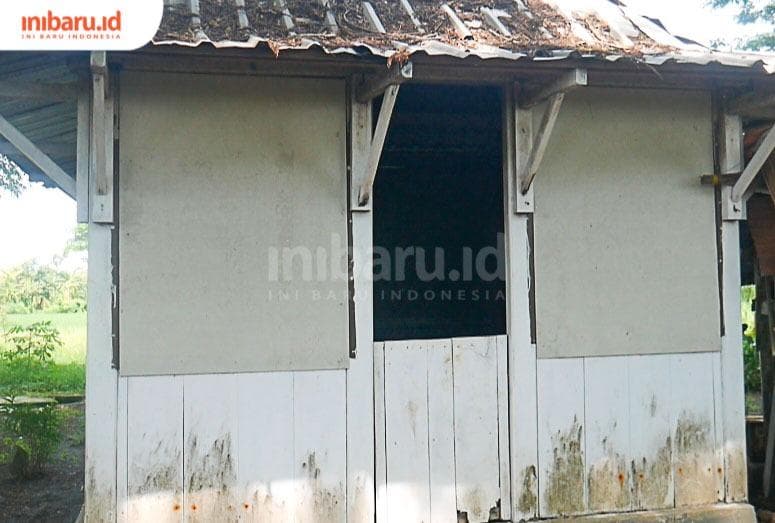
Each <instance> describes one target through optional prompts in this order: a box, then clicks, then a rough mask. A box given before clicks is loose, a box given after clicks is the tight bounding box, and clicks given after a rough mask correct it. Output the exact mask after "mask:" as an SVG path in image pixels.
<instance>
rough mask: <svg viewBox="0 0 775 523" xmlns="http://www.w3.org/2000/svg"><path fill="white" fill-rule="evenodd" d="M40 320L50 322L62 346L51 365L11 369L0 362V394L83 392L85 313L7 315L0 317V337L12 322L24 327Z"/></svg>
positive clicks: (84, 378)
mask: <svg viewBox="0 0 775 523" xmlns="http://www.w3.org/2000/svg"><path fill="white" fill-rule="evenodd" d="M40 321H50V322H51V324H52V325H53V326H54V327H55V328H56V329H57V330H58V331H59V336H60V339H61V340H62V347H60V348H59V349H58V350H56V351H55V352H54V355H53V365H50V366H48V367H45V368H44V369H31V370H29V371H25V369H15V370H14V369H13V368H11V367H9V366H8V365H7V364H6V363H5V362H2V361H0V395H10V394H21V395H43V396H48V395H52V394H83V391H84V386H85V380H86V375H85V368H86V365H85V364H86V313H85V312H72V313H48V312H39V313H32V314H8V315H5V316H2V317H0V336H2V331H4V330H5V329H7V328H9V327H11V326H12V325H22V326H25V325H29V324H31V323H35V322H40ZM1 344H2V338H1V337H0V345H1Z"/></svg>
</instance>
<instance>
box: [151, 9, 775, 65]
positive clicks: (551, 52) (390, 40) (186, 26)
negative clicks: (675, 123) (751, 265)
mask: <svg viewBox="0 0 775 523" xmlns="http://www.w3.org/2000/svg"><path fill="white" fill-rule="evenodd" d="M167 3H168V5H167V6H166V8H165V14H164V17H163V18H162V23H161V27H160V29H159V32H158V33H157V35H156V36H155V38H154V40H153V44H155V45H178V46H198V45H201V44H203V43H210V44H212V45H214V46H215V47H217V48H221V47H239V48H253V47H257V46H259V45H262V44H264V45H267V46H268V47H269V48H270V49H272V51H273V52H274V53H275V54H278V55H279V54H280V53H282V52H283V51H284V50H303V49H313V48H319V49H322V50H324V51H325V52H327V53H329V54H352V55H362V54H371V55H375V56H382V57H386V58H387V57H390V56H392V55H394V54H396V53H401V54H402V55H411V54H413V53H417V52H424V53H426V54H428V55H445V56H452V57H459V58H464V57H467V56H478V57H480V58H484V59H487V58H504V59H512V60H518V59H526V58H527V59H532V60H561V59H565V58H568V57H571V56H578V55H579V54H581V55H582V56H583V57H585V58H593V57H594V58H599V59H601V60H606V61H616V60H619V59H622V58H628V59H635V60H638V61H642V62H644V63H646V64H649V65H653V66H659V65H662V64H665V63H668V62H670V63H687V64H694V65H706V64H720V65H724V66H729V67H745V68H759V69H761V71H762V72H764V73H766V74H772V73H775V56H773V55H763V54H740V53H719V52H712V51H711V50H709V49H708V48H706V47H704V46H702V45H700V44H698V43H696V42H693V41H691V40H689V39H686V38H682V37H680V36H676V35H673V34H671V33H670V32H668V31H667V29H666V28H665V27H664V26H663V24H662V23H661V22H660V21H659V20H657V19H655V18H651V17H648V16H643V15H641V14H639V13H637V12H635V11H634V10H633V9H631V8H629V7H628V6H627V5H626V4H625V3H624V2H622V1H619V0H450V1H448V2H440V1H433V0H370V1H361V0H186V1H185V2H184V3H181V1H180V0H173V1H170V0H168V1H167Z"/></svg>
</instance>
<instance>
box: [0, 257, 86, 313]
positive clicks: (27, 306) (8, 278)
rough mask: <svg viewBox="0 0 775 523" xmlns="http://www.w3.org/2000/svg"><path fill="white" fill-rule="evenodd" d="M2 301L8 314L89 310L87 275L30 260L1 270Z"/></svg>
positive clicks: (0, 292) (0, 290) (0, 289)
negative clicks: (87, 302) (87, 308)
mask: <svg viewBox="0 0 775 523" xmlns="http://www.w3.org/2000/svg"><path fill="white" fill-rule="evenodd" d="M0 303H2V304H3V305H4V307H5V309H6V310H5V312H6V313H16V314H19V313H29V312H36V311H44V312H79V311H84V310H86V276H85V275H84V274H83V273H82V272H75V273H69V272H66V271H60V270H58V269H56V268H54V267H49V266H46V265H40V264H38V263H37V262H35V261H28V262H25V263H23V264H21V265H18V266H16V267H12V268H10V269H8V270H6V271H4V272H2V273H0Z"/></svg>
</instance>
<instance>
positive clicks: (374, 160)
mask: <svg viewBox="0 0 775 523" xmlns="http://www.w3.org/2000/svg"><path fill="white" fill-rule="evenodd" d="M399 87H400V85H391V86H389V87H388V88H387V90H386V91H385V96H384V97H383V98H382V107H380V110H379V116H378V117H377V126H376V127H375V129H374V135H373V137H372V139H371V145H370V146H369V156H368V161H367V163H366V175H365V176H364V177H363V183H362V184H361V186H360V189H359V192H358V199H357V202H356V205H353V206H352V210H354V211H369V210H371V193H372V190H373V189H374V180H376V178H377V168H378V167H379V159H380V157H381V156H382V148H383V147H384V145H385V138H386V137H387V131H388V127H389V126H390V118H391V117H392V115H393V108H394V107H395V105H396V98H397V97H398V89H399ZM361 103H362V102H361Z"/></svg>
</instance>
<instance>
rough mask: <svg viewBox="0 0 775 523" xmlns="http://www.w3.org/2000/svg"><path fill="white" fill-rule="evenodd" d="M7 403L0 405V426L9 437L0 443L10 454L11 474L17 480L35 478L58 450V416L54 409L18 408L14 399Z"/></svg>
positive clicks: (52, 407)
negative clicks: (9, 449) (10, 451)
mask: <svg viewBox="0 0 775 523" xmlns="http://www.w3.org/2000/svg"><path fill="white" fill-rule="evenodd" d="M7 400H8V403H6V404H3V405H0V420H1V421H0V423H1V424H2V428H3V432H4V433H6V434H9V436H7V437H6V438H5V440H4V441H3V443H4V444H5V445H6V446H7V447H10V448H11V449H12V452H13V456H12V458H11V471H12V472H13V474H14V476H16V477H17V478H20V479H26V478H31V477H35V476H38V475H40V474H42V473H43V472H44V471H45V468H46V464H47V463H48V462H49V461H50V460H51V457H52V456H53V455H54V452H56V450H57V448H58V447H59V442H60V440H61V438H62V436H61V432H60V426H61V415H60V413H59V411H58V410H57V409H56V407H55V406H54V405H43V406H40V405H20V404H17V403H15V402H14V398H7ZM5 458H6V460H7V459H8V456H5Z"/></svg>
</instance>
